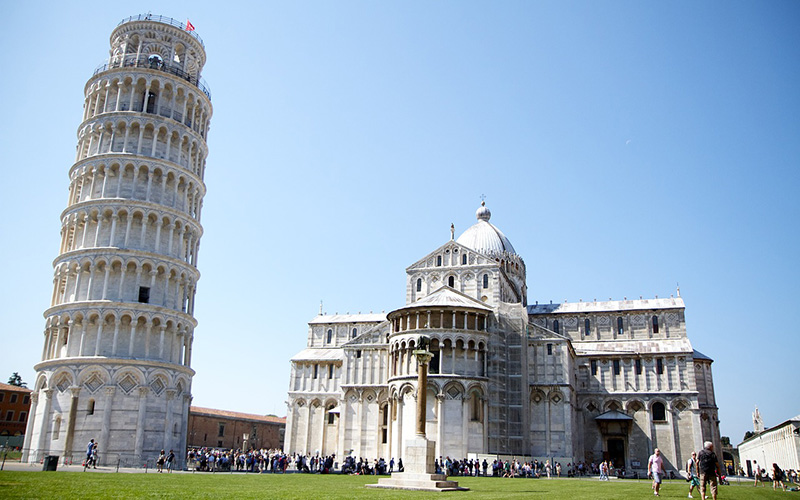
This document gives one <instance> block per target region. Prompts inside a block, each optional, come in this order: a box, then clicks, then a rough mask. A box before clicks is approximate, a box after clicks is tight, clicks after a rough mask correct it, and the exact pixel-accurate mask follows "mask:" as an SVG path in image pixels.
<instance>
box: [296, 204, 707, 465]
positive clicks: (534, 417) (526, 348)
mask: <svg viewBox="0 0 800 500" xmlns="http://www.w3.org/2000/svg"><path fill="white" fill-rule="evenodd" d="M476 217H477V222H476V223H475V225H473V226H472V227H470V228H469V229H467V230H466V231H464V233H463V234H461V235H460V236H459V237H458V238H455V234H454V231H453V229H452V228H451V238H450V240H449V241H447V242H446V243H445V244H444V245H442V246H440V247H438V248H437V249H435V250H433V251H432V252H431V253H429V254H428V255H426V256H424V257H423V258H421V259H419V260H417V261H416V262H414V263H413V264H411V266H409V267H408V268H407V269H406V305H405V306H404V307H401V308H399V309H396V310H394V311H391V312H389V313H388V314H346V315H339V314H335V315H323V314H322V312H320V315H319V316H317V317H316V318H314V319H313V320H312V321H311V322H310V323H309V328H308V339H307V347H306V349H304V350H302V351H301V352H299V353H298V354H297V355H296V356H294V357H293V358H292V359H291V375H290V382H289V385H290V387H289V393H288V401H287V404H288V413H287V423H286V438H285V448H284V449H285V451H287V452H289V453H301V454H312V455H316V454H320V455H330V454H335V455H336V456H337V457H338V458H339V459H342V458H343V457H346V456H354V457H363V458H367V459H370V460H372V459H374V458H380V457H383V458H385V459H386V460H387V461H388V460H389V458H390V457H393V458H395V459H397V458H403V450H404V442H406V441H407V440H409V439H411V438H412V437H414V433H415V412H416V397H415V393H416V381H417V371H416V370H417V367H416V362H415V360H414V356H413V355H412V351H414V349H415V348H416V347H417V346H418V343H419V339H420V337H421V336H425V337H429V338H430V344H429V347H428V348H429V350H430V351H431V352H432V354H433V358H432V360H431V362H430V366H429V375H428V386H427V408H426V409H425V415H426V417H425V428H426V435H427V437H428V439H430V440H432V441H434V442H435V446H436V456H441V457H447V456H449V457H451V458H458V459H460V458H481V459H482V458H484V457H487V458H489V457H498V456H499V457H503V458H510V457H516V458H520V459H531V460H532V459H534V458H536V459H538V460H551V461H558V462H561V463H562V464H564V465H566V464H568V463H575V462H580V461H586V462H587V463H589V462H599V461H601V460H604V459H605V460H610V461H612V462H613V463H614V465H615V466H616V467H618V468H621V467H624V468H625V469H626V470H628V471H636V470H639V471H642V470H646V468H647V459H648V457H649V455H650V454H651V453H652V452H653V449H654V448H660V449H661V451H662V454H663V457H664V459H665V467H666V469H667V470H670V469H676V470H679V469H682V464H684V463H685V461H686V459H688V458H689V456H690V455H691V452H692V451H696V450H699V449H701V448H702V443H703V441H712V442H713V443H715V446H716V447H717V449H721V447H720V439H719V420H718V410H717V406H716V402H715V398H714V385H713V379H712V375H711V363H712V360H711V359H710V358H708V357H707V356H705V355H703V354H701V353H700V352H698V351H696V350H694V349H693V348H692V344H691V342H690V341H689V338H688V337H687V334H686V322H685V316H684V309H685V306H684V303H683V300H682V299H681V297H680V293H678V294H677V296H676V297H670V298H658V297H656V298H652V299H641V298H640V299H638V300H627V298H626V299H624V300H619V301H611V300H610V301H607V302H606V301H602V302H597V301H592V302H582V301H581V302H577V303H569V302H564V303H559V304H553V303H549V304H539V303H535V304H528V302H527V286H526V277H525V276H526V269H525V262H524V261H523V259H522V257H521V256H519V255H518V254H517V253H516V252H515V251H514V247H513V246H512V245H511V242H510V241H509V239H508V238H507V237H506V236H505V235H504V234H503V233H502V232H501V231H500V230H499V229H498V228H497V227H496V226H495V225H494V224H492V223H491V222H490V219H491V212H490V211H489V209H488V208H487V207H486V206H485V204H484V203H482V204H481V206H480V207H479V208H478V210H477V212H476ZM678 292H679V291H678ZM490 461H491V458H490Z"/></svg>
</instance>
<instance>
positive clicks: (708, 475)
mask: <svg viewBox="0 0 800 500" xmlns="http://www.w3.org/2000/svg"><path fill="white" fill-rule="evenodd" d="M717 463H718V460H717V454H716V453H714V443H712V442H711V441H706V442H705V443H703V449H702V450H700V453H698V454H697V468H698V469H699V470H700V495H701V496H702V497H703V498H706V485H710V486H711V488H710V489H711V498H712V499H713V500H717V467H718V465H717Z"/></svg>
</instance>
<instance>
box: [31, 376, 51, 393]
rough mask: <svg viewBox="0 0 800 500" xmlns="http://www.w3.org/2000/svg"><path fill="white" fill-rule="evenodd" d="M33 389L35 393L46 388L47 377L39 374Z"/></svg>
mask: <svg viewBox="0 0 800 500" xmlns="http://www.w3.org/2000/svg"><path fill="white" fill-rule="evenodd" d="M33 387H34V390H35V391H39V390H42V389H44V388H45V387H48V380H47V376H46V375H45V374H44V373H41V374H39V378H37V379H36V383H35V384H34V386H33Z"/></svg>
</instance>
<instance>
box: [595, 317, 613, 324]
mask: <svg viewBox="0 0 800 500" xmlns="http://www.w3.org/2000/svg"><path fill="white" fill-rule="evenodd" d="M597 324H598V325H600V326H608V325H610V324H611V318H609V317H608V316H600V317H599V318H597Z"/></svg>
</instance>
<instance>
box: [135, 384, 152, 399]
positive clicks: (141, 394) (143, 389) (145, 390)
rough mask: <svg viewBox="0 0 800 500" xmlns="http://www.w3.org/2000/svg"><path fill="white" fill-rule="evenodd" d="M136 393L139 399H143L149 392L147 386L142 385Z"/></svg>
mask: <svg viewBox="0 0 800 500" xmlns="http://www.w3.org/2000/svg"><path fill="white" fill-rule="evenodd" d="M138 392H139V397H140V398H144V397H147V393H148V392H150V388H149V387H148V386H146V385H144V386H141V385H140V386H139V391H138Z"/></svg>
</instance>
